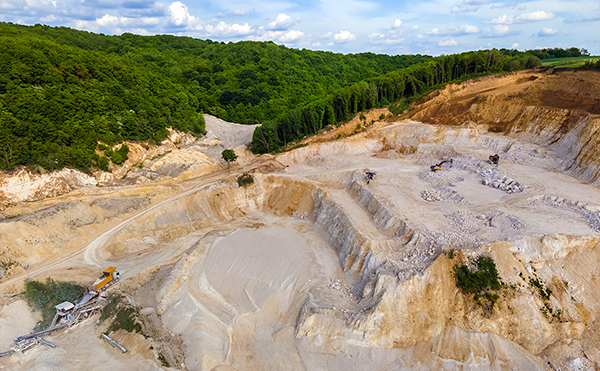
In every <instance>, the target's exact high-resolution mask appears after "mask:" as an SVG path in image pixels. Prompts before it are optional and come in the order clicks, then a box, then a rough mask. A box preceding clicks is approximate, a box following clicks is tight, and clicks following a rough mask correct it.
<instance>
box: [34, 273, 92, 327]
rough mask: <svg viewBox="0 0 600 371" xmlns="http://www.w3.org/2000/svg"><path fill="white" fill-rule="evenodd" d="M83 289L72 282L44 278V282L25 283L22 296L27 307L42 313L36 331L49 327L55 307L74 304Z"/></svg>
mask: <svg viewBox="0 0 600 371" xmlns="http://www.w3.org/2000/svg"><path fill="white" fill-rule="evenodd" d="M84 291H85V287H83V286H81V285H78V284H76V283H73V282H63V281H54V280H53V279H52V278H50V277H48V278H46V282H45V283H42V282H39V281H30V280H27V281H25V291H24V293H23V296H25V299H27V302H28V303H29V305H30V306H31V307H32V308H33V309H35V310H40V311H41V312H42V320H41V321H40V322H38V324H37V326H36V331H39V330H44V329H46V328H48V326H50V324H51V323H52V319H53V317H54V314H55V313H56V309H55V308H54V306H55V305H58V304H60V303H62V302H64V301H70V302H75V301H77V299H79V298H80V297H81V295H83V292H84Z"/></svg>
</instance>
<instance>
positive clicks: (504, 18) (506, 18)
mask: <svg viewBox="0 0 600 371" xmlns="http://www.w3.org/2000/svg"><path fill="white" fill-rule="evenodd" d="M490 23H499V24H513V23H515V17H513V16H512V15H506V14H503V15H501V16H500V17H498V18H494V19H492V20H491V21H490Z"/></svg>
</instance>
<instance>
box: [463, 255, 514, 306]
mask: <svg viewBox="0 0 600 371" xmlns="http://www.w3.org/2000/svg"><path fill="white" fill-rule="evenodd" d="M470 263H471V265H472V266H473V268H474V269H471V268H469V266H468V265H467V264H463V263H457V264H456V265H455V266H454V277H455V279H456V285H457V286H458V287H460V288H461V289H462V290H463V292H465V293H467V294H473V300H475V302H476V303H477V304H479V305H481V306H485V307H486V308H487V309H488V310H490V311H491V310H492V309H493V308H494V305H495V304H496V302H497V301H498V299H500V296H499V295H497V294H495V293H493V292H492V291H496V290H500V288H501V287H502V283H501V281H500V276H499V275H498V270H497V269H496V263H494V260H493V259H492V258H488V257H485V256H479V257H477V258H476V259H471V261H470ZM482 298H483V299H486V300H487V305H485V304H484V303H483V302H482V301H481V299H482Z"/></svg>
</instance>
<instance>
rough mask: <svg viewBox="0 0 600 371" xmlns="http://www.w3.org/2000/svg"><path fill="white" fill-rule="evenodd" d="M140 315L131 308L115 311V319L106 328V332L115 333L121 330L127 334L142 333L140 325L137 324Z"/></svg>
mask: <svg viewBox="0 0 600 371" xmlns="http://www.w3.org/2000/svg"><path fill="white" fill-rule="evenodd" d="M139 315H140V313H139V312H138V310H137V309H135V308H133V307H123V308H120V309H119V310H118V311H117V314H116V315H115V319H114V320H113V322H112V323H111V324H110V326H108V332H115V331H118V330H120V329H123V330H125V331H127V332H134V331H135V332H137V333H140V334H141V333H142V325H140V324H139V323H138V322H137V318H138V317H139Z"/></svg>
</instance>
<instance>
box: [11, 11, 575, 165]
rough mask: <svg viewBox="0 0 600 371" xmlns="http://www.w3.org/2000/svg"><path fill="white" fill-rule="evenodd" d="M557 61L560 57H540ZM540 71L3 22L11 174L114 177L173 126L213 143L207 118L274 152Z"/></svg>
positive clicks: (474, 60)
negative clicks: (387, 110)
mask: <svg viewBox="0 0 600 371" xmlns="http://www.w3.org/2000/svg"><path fill="white" fill-rule="evenodd" d="M572 49H574V50H576V48H572ZM572 49H568V50H567V51H564V50H562V49H560V50H561V51H564V52H569V53H571V54H573V53H574V52H575V51H574V50H572ZM577 51H578V50H577ZM538 54H539V53H538ZM546 55H547V56H549V57H553V56H554V55H557V52H556V50H555V49H550V50H545V54H543V53H542V54H541V55H539V58H545V57H546ZM538 64H539V59H538V57H536V56H534V55H533V54H532V53H523V52H517V51H512V50H510V51H509V50H505V49H502V50H492V51H480V52H470V53H464V54H461V55H450V56H442V57H438V58H432V57H430V56H425V55H395V56H389V55H378V54H373V53H360V54H347V55H344V54H339V53H332V52H323V51H311V50H306V49H302V50H299V49H291V48H287V47H285V46H281V45H276V44H275V43H273V42H251V41H241V42H236V43H232V42H230V43H223V42H214V41H211V40H200V39H194V38H190V37H175V36H170V35H157V36H139V35H133V34H129V33H124V34H122V35H120V36H107V35H103V34H94V33H90V32H86V31H78V30H73V29H70V28H65V27H49V26H44V25H35V26H22V25H16V24H12V23H0V170H12V169H15V168H16V167H19V166H27V167H29V168H30V169H39V168H43V169H46V170H50V171H51V170H54V169H60V168H63V167H65V166H71V167H74V168H77V169H79V170H82V171H84V172H90V171H92V170H94V169H102V170H108V168H109V164H110V163H114V164H119V163H122V162H123V161H125V159H126V158H127V153H128V150H129V148H128V147H127V146H126V145H118V144H119V143H122V142H123V141H125V140H130V141H140V142H146V143H149V144H155V143H159V142H160V141H161V140H163V139H164V138H166V136H167V134H168V131H167V128H168V127H172V128H175V129H178V130H181V131H186V132H191V133H193V134H195V135H202V134H203V133H204V132H205V128H204V120H203V117H202V113H209V114H212V115H214V116H217V117H219V118H221V119H224V120H228V121H232V122H237V123H251V124H253V123H261V124H263V125H262V126H261V128H259V129H258V130H257V131H256V132H255V135H254V139H253V142H252V149H253V151H255V152H256V153H265V152H272V151H277V150H279V149H280V148H282V147H283V146H284V145H285V144H286V143H290V142H293V141H296V140H298V139H301V138H302V137H304V136H306V135H312V134H315V133H317V132H318V131H319V130H321V129H323V128H324V127H326V126H328V125H333V124H336V123H339V122H341V121H344V120H346V119H348V118H349V117H350V116H351V115H353V114H355V113H356V112H359V111H360V110H363V109H368V108H372V107H381V106H386V105H388V104H390V103H398V102H401V101H402V102H404V101H406V100H407V99H410V98H411V97H414V96H416V95H419V94H422V93H423V92H425V91H428V90H431V89H433V88H435V87H437V86H441V85H443V84H445V83H448V82H450V81H454V80H456V79H461V78H465V77H468V76H478V75H482V74H488V73H497V72H503V71H513V70H518V69H523V68H531V67H535V66H537V65H538Z"/></svg>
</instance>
